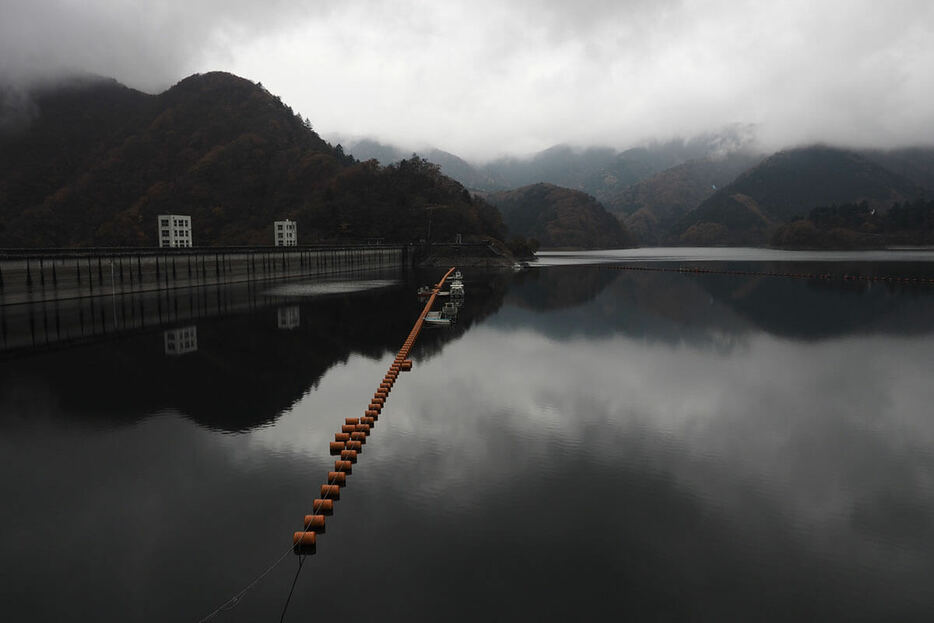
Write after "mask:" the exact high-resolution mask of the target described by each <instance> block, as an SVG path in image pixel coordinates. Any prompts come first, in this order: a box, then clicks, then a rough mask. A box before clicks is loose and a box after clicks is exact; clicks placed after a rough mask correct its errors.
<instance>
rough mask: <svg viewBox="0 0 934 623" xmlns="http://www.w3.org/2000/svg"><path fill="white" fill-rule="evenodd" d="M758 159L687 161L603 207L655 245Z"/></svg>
mask: <svg viewBox="0 0 934 623" xmlns="http://www.w3.org/2000/svg"><path fill="white" fill-rule="evenodd" d="M761 159H762V156H760V155H757V154H754V153H751V152H733V153H730V154H727V155H724V156H722V157H716V156H710V157H707V158H701V159H697V160H690V161H688V162H685V163H683V164H679V165H677V166H675V167H672V168H670V169H666V170H664V171H662V172H661V173H656V174H655V175H653V176H651V177H649V178H647V179H644V180H642V181H640V182H637V183H635V184H633V185H631V186H628V187H626V188H624V189H623V190H622V191H620V192H618V193H615V194H614V195H613V197H612V198H611V200H610V201H608V202H606V203H605V205H606V206H607V209H608V210H609V211H611V212H613V213H615V214H617V215H618V216H619V217H621V218H622V219H623V222H624V223H625V224H626V226H627V227H628V228H629V230H630V231H631V232H632V233H633V235H634V236H636V237H637V238H638V239H639V242H640V243H641V244H643V245H649V246H651V245H657V244H660V243H661V242H662V241H663V240H664V239H665V238H666V236H667V234H668V231H669V230H670V229H671V228H672V227H673V226H674V225H675V223H677V222H678V220H679V219H680V218H681V217H683V216H684V215H685V214H687V213H688V212H690V211H691V210H693V209H694V208H696V207H697V206H698V205H700V204H701V202H703V201H704V200H705V199H706V198H707V197H709V196H710V195H712V194H713V193H714V192H716V190H717V188H720V187H721V186H725V185H727V184H729V183H730V182H732V181H733V180H734V179H735V178H736V176H738V175H739V174H740V173H742V172H743V171H745V170H747V169H749V168H750V167H752V166H754V165H755V164H757V163H758V162H759V161H760V160H761Z"/></svg>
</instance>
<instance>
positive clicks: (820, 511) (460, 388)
mask: <svg viewBox="0 0 934 623" xmlns="http://www.w3.org/2000/svg"><path fill="white" fill-rule="evenodd" d="M506 342H508V344H509V347H508V349H506V350H503V348H502V344H504V343H506ZM931 346H932V344H931V340H930V339H926V340H910V341H909V340H900V339H895V338H884V337H873V338H864V339H857V338H852V339H844V340H836V341H825V342H822V343H819V344H814V345H807V344H805V345H802V344H796V343H792V342H787V341H783V340H777V339H774V338H770V337H768V336H762V335H759V336H756V337H754V338H752V339H750V340H749V343H748V347H747V348H745V349H743V350H741V351H733V352H731V353H730V354H728V355H723V354H719V353H716V352H711V351H709V350H700V349H697V348H692V347H690V346H687V345H684V344H676V345H666V344H657V343H656V344H647V343H645V342H642V341H639V340H633V339H629V338H625V337H620V336H614V337H611V338H605V339H592V340H591V339H584V338H579V339H574V340H571V341H570V342H560V343H558V342H554V341H553V340H551V339H549V338H548V337H546V336H542V335H538V334H534V333H531V332H524V331H509V332H502V331H498V330H492V329H490V328H485V327H481V328H478V329H475V330H474V331H472V332H471V333H470V335H469V336H468V337H467V339H464V340H460V341H458V342H456V343H453V344H451V345H449V346H448V347H447V348H446V349H445V350H444V351H443V352H442V353H441V355H440V356H438V357H437V358H436V359H433V360H432V361H431V364H430V365H420V363H419V362H418V357H417V353H416V355H415V359H416V369H415V371H414V372H413V373H412V374H411V375H404V376H403V378H402V380H401V381H400V383H399V385H398V386H397V388H396V389H395V391H394V392H393V394H392V396H391V399H390V402H389V407H388V408H387V411H386V413H385V414H384V418H383V420H381V421H380V424H379V430H378V431H377V433H376V436H375V437H374V441H375V443H374V444H373V449H374V451H375V450H376V449H378V453H379V456H380V457H382V460H384V461H386V463H389V464H392V465H394V466H395V467H387V469H399V464H400V462H401V463H402V464H403V465H406V464H408V463H409V462H411V463H413V464H417V465H418V473H419V476H418V479H419V490H420V491H422V492H433V493H431V495H436V496H444V495H445V492H446V491H452V492H454V491H459V490H462V489H463V488H464V487H465V484H464V482H465V478H468V479H473V480H474V481H477V482H483V483H485V485H484V486H485V487H489V488H491V489H494V490H495V489H496V488H497V487H498V486H499V485H498V484H497V482H498V479H501V478H503V477H504V475H505V474H507V473H508V477H509V478H510V479H518V480H524V479H533V480H534V479H535V477H536V476H535V472H536V470H538V469H540V468H541V466H542V462H543V461H544V462H548V461H551V460H554V461H557V462H559V463H562V462H564V461H566V460H567V458H566V457H568V456H573V455H575V454H583V455H586V457H587V461H588V462H589V461H593V462H595V463H596V464H598V465H602V466H604V467H605V469H606V470H608V471H614V470H619V469H621V468H623V467H624V466H626V465H630V466H633V465H637V466H638V467H639V469H649V470H650V471H655V472H658V473H664V474H670V475H671V476H672V477H673V478H674V480H675V481H676V482H678V483H679V485H680V486H681V487H683V488H684V491H685V493H684V494H685V495H690V496H693V497H695V498H696V499H698V500H701V501H702V502H703V505H704V506H706V507H708V508H709V509H710V511H711V512H716V513H718V514H724V515H726V516H731V517H738V518H742V517H745V516H750V517H751V516H755V515H756V514H757V513H761V512H765V513H766V514H768V515H769V521H771V522H778V523H779V525H782V526H783V527H784V529H787V530H790V531H791V532H792V533H793V534H794V535H796V538H797V539H799V540H800V543H799V545H802V546H804V545H805V543H804V542H805V541H806V542H807V543H806V547H807V548H808V549H816V550H819V551H820V550H826V551H839V550H838V549H837V548H841V547H843V548H858V549H862V550H865V554H866V555H867V556H872V557H881V559H882V560H884V561H886V563H887V564H888V563H893V561H894V558H892V556H894V557H895V558H898V557H904V556H906V555H908V556H909V557H911V553H910V552H906V551H905V550H903V549H901V547H900V546H901V545H904V544H906V543H912V544H915V543H917V542H918V538H919V537H918V535H919V534H920V535H922V536H934V535H932V534H931V531H930V530H929V529H925V528H923V527H921V526H923V525H924V524H923V522H922V521H921V519H934V501H932V496H934V489H932V484H934V462H931V461H927V462H925V461H918V460H916V458H917V457H918V456H919V455H925V454H926V453H927V452H928V451H927V450H926V449H927V448H928V447H930V446H931V445H934V421H931V420H930V418H928V417H927V416H926V413H927V412H928V410H929V409H928V405H930V404H932V403H934V387H932V386H931V384H930V383H928V381H927V379H926V377H927V373H928V372H929V371H930V370H931V369H934V354H932V353H934V350H932V348H931ZM490 353H497V356H496V357H491V356H490ZM384 363H385V362H381V363H379V364H373V363H369V364H365V363H364V362H363V361H353V360H352V361H351V362H349V363H348V366H347V367H345V368H343V369H341V370H339V371H332V372H331V373H329V375H328V376H327V377H325V379H324V380H323V382H322V391H325V390H326V391H327V393H328V394H335V392H336V395H342V396H344V397H346V400H347V404H349V405H352V406H355V405H357V404H359V403H360V398H357V399H356V400H354V395H355V393H356V395H359V396H367V395H369V393H368V390H369V387H360V382H359V378H360V377H361V376H362V377H364V378H368V379H376V378H378V377H379V375H380V373H381V370H382V368H383V364H384ZM358 387H359V389H358ZM313 399H314V400H318V399H320V394H319V395H316V396H314V397H313ZM296 408H297V409H299V410H301V409H303V408H308V407H303V406H302V405H301V404H300V405H299V406H297V407H296ZM331 419H332V420H335V424H336V423H337V422H338V421H337V419H336V418H334V417H332V418H331ZM283 423H284V422H283ZM283 423H280V426H278V427H276V428H274V429H268V430H267V431H266V432H265V435H264V437H265V438H263V439H262V441H261V443H263V444H272V445H273V446H274V447H276V448H277V449H278V450H281V449H282V447H283V446H290V445H292V444H294V451H295V452H306V451H307V448H308V447H309V445H308V444H313V446H314V447H317V448H325V447H326V439H325V438H324V437H321V438H310V437H308V436H304V437H303V436H302V434H301V433H300V431H299V430H298V429H299V428H300V426H301V425H300V423H299V422H298V421H295V422H294V425H295V426H296V429H294V430H293V429H292V428H291V427H289V426H283V425H282V424H283ZM515 444H519V445H520V447H518V448H515ZM368 451H369V450H368ZM406 457H409V458H406ZM549 457H553V458H549ZM467 465H469V466H471V467H470V469H471V470H472V471H471V472H470V474H469V477H468V476H467V475H466V474H465V466H467ZM402 469H403V470H405V469H406V468H405V467H402ZM504 470H505V472H504ZM595 477H597V478H599V476H595ZM426 495H427V494H426ZM893 498H896V499H897V500H899V502H898V504H896V505H895V508H894V510H893V509H892V508H887V507H886V504H883V503H880V502H878V500H886V499H893ZM873 500H876V501H873ZM600 504H601V502H600V501H598V500H597V501H594V505H595V508H599V507H600ZM899 509H902V510H899ZM892 513H895V514H898V516H900V517H907V519H905V521H910V522H913V523H912V524H911V525H913V526H915V528H914V533H913V535H914V536H912V537H908V536H905V535H902V534H900V528H899V526H900V525H901V524H900V523H892V524H891V525H890V524H889V523H888V519H886V518H887V517H888V516H889V514H892ZM749 530H753V531H754V529H753V528H749ZM759 536H760V537H761V538H768V536H767V535H763V534H760V535H759ZM906 539H907V540H906ZM892 547H894V548H895V550H892V549H891V548H892ZM887 552H888V553H887ZM928 562H930V561H928Z"/></svg>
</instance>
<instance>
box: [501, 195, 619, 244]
mask: <svg viewBox="0 0 934 623" xmlns="http://www.w3.org/2000/svg"><path fill="white" fill-rule="evenodd" d="M488 199H489V200H490V201H491V202H492V203H493V204H495V205H496V206H497V207H498V208H499V209H500V211H501V212H502V213H503V220H504V221H505V222H506V225H507V227H509V231H510V232H511V233H513V234H515V235H518V236H523V237H526V238H531V239H535V240H537V241H538V242H539V243H540V244H541V246H542V247H543V248H549V247H551V248H554V247H574V248H604V249H606V248H622V247H628V246H634V244H635V241H634V240H633V239H632V237H631V236H630V235H629V233H628V232H627V231H626V228H625V227H624V226H623V225H622V224H621V223H620V222H619V221H618V220H617V219H616V217H614V216H613V215H612V214H610V213H609V212H607V211H606V210H605V209H604V208H603V206H602V205H600V203H598V202H597V200H596V199H594V198H593V197H591V196H590V195H588V194H586V193H583V192H581V191H578V190H571V189H569V188H562V187H560V186H555V185H553V184H532V185H531V186H524V187H522V188H517V189H516V190H509V191H505V192H499V193H493V194H490V195H488Z"/></svg>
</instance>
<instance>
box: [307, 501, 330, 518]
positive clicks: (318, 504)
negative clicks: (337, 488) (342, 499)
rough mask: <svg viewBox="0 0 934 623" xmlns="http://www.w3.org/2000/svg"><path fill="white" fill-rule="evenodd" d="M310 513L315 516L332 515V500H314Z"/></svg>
mask: <svg viewBox="0 0 934 623" xmlns="http://www.w3.org/2000/svg"><path fill="white" fill-rule="evenodd" d="M311 512H313V513H314V514H315V515H333V514H334V500H322V499H321V498H315V500H314V501H313V502H312V503H311Z"/></svg>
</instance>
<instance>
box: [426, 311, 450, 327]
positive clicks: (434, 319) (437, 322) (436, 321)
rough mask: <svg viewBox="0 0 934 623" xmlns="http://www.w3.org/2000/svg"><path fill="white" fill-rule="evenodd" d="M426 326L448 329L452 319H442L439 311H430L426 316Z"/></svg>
mask: <svg viewBox="0 0 934 623" xmlns="http://www.w3.org/2000/svg"><path fill="white" fill-rule="evenodd" d="M425 324H426V325H428V326H430V327H432V326H434V327H446V326H449V325H450V324H451V319H450V318H442V317H441V312H439V311H430V312H428V313H427V314H425Z"/></svg>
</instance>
